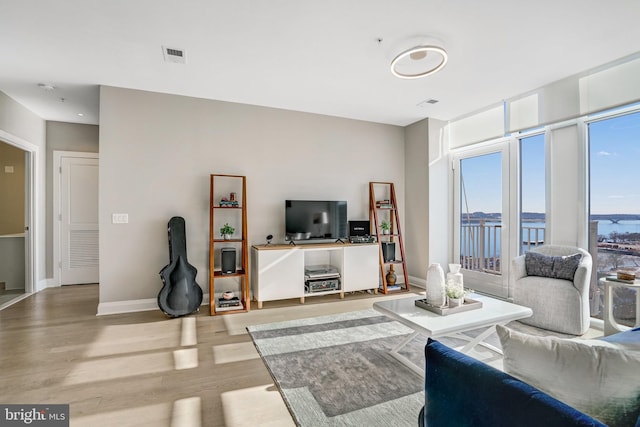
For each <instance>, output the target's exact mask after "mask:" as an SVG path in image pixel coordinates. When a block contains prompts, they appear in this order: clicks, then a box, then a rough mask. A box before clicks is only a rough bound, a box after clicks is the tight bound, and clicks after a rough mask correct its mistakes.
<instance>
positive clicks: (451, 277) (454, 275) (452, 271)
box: [447, 264, 464, 290]
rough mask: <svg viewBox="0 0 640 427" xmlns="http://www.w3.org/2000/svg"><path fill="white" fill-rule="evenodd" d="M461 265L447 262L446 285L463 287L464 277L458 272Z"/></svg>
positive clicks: (461, 288)
mask: <svg viewBox="0 0 640 427" xmlns="http://www.w3.org/2000/svg"><path fill="white" fill-rule="evenodd" d="M461 268H462V266H461V265H460V264H449V272H448V273H447V286H448V287H451V288H457V289H460V290H463V289H464V277H463V276H462V273H460V269H461Z"/></svg>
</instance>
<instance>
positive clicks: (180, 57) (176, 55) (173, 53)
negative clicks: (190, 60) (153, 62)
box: [162, 46, 187, 64]
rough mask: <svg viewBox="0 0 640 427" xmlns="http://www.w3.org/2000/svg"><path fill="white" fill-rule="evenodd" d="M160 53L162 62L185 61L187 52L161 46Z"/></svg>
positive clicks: (182, 62) (180, 62) (178, 62)
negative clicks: (162, 57)
mask: <svg viewBox="0 0 640 427" xmlns="http://www.w3.org/2000/svg"><path fill="white" fill-rule="evenodd" d="M162 54H163V55H164V62H175V63H177V64H186V63H187V52H185V50H184V49H176V48H174V47H166V46H162Z"/></svg>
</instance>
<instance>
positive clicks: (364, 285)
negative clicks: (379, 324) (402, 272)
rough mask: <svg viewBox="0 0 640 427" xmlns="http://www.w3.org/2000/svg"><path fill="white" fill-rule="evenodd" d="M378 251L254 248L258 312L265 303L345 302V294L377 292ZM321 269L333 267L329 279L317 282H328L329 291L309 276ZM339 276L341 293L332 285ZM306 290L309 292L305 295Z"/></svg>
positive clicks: (337, 246) (345, 246)
mask: <svg viewBox="0 0 640 427" xmlns="http://www.w3.org/2000/svg"><path fill="white" fill-rule="evenodd" d="M378 251H379V249H378V244H377V243H365V244H351V243H319V244H304V245H303V244H298V245H295V246H294V245H254V246H252V248H251V252H252V254H251V255H252V256H251V289H252V291H253V296H254V299H255V300H256V301H258V308H262V303H263V302H264V301H273V300H280V299H289V298H300V302H301V303H304V299H305V297H308V296H317V295H327V294H339V295H340V298H344V294H345V292H354V291H362V290H368V289H371V290H373V291H374V292H376V291H377V290H378V285H379V275H380V273H379V271H380V265H379V252H378ZM320 266H322V267H327V266H330V267H332V268H331V270H332V271H331V274H328V275H327V277H322V275H320V276H319V277H318V278H317V280H320V279H327V282H328V284H326V287H327V288H330V289H328V290H323V289H322V288H323V286H325V284H324V283H319V282H318V281H314V277H313V276H314V275H313V274H311V277H310V276H309V273H310V272H317V269H318V268H319V267H320ZM305 270H306V274H305ZM335 273H337V274H338V275H339V285H338V287H337V289H335V284H334V283H332V282H331V279H334V278H335V277H336V276H335ZM330 276H331V277H330ZM309 280H311V282H309ZM305 282H307V283H305ZM309 284H311V286H309ZM305 285H307V286H306V287H305ZM314 285H315V286H314ZM305 288H306V289H307V290H308V292H305Z"/></svg>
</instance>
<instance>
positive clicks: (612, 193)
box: [588, 112, 640, 325]
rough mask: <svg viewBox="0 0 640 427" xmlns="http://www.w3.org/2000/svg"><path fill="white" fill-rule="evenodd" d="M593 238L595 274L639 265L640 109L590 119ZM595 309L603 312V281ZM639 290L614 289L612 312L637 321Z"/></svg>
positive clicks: (627, 320) (597, 313)
mask: <svg viewBox="0 0 640 427" xmlns="http://www.w3.org/2000/svg"><path fill="white" fill-rule="evenodd" d="M588 143H589V183H590V185H589V188H590V194H589V220H590V233H589V240H590V244H591V246H592V247H593V246H594V245H595V246H597V257H596V259H595V260H594V263H593V270H594V274H595V275H596V279H600V278H602V277H605V276H607V275H612V274H615V273H616V271H617V270H618V269H622V268H630V269H640V188H639V187H638V173H637V170H638V167H639V166H640V113H638V112H636V113H631V114H625V115H618V116H614V117H609V118H604V119H601V120H598V121H593V122H591V123H589V124H588ZM597 283H598V286H599V287H598V288H596V289H594V292H595V293H596V297H597V298H596V302H595V303H594V304H592V307H591V315H592V316H596V317H601V315H602V306H603V304H602V295H604V290H603V289H602V288H601V287H600V283H599V282H597ZM635 304H636V291H634V290H630V289H628V288H619V289H616V290H615V291H614V295H613V315H614V318H615V319H616V321H617V322H618V323H619V324H626V325H633V324H634V323H635V320H636V319H635V316H636V315H635V312H636V310H635V309H636V306H635Z"/></svg>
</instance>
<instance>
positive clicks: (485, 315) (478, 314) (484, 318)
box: [373, 294, 533, 374]
mask: <svg viewBox="0 0 640 427" xmlns="http://www.w3.org/2000/svg"><path fill="white" fill-rule="evenodd" d="M422 298H424V296H419V297H411V298H402V299H396V300H388V301H380V302H376V303H374V304H373V308H374V309H375V310H376V311H379V312H380V313H383V314H384V315H386V316H389V317H390V318H392V319H394V320H397V321H398V322H400V323H402V324H404V325H406V326H408V327H410V328H411V329H413V331H414V332H413V333H412V334H410V335H409V336H408V337H407V338H406V339H405V340H404V341H402V342H401V343H400V344H398V345H397V346H396V347H395V348H393V349H392V350H391V355H392V356H393V357H395V358H396V359H398V360H399V361H400V362H401V363H403V364H404V365H406V366H407V367H409V368H411V369H412V370H414V371H415V372H418V373H420V374H422V373H424V367H420V366H417V365H415V364H414V363H412V362H411V361H410V360H409V359H407V358H406V357H404V356H403V355H401V354H400V353H399V351H400V350H401V349H402V348H403V347H404V346H406V345H407V344H408V343H409V342H411V340H413V339H414V338H415V337H416V336H418V335H422V336H425V337H431V338H438V337H455V338H459V339H462V340H465V341H468V343H467V344H466V345H465V346H464V347H462V349H460V351H461V352H462V353H468V352H469V351H471V350H472V349H473V348H474V347H475V346H477V345H482V346H483V347H486V348H489V349H490V350H492V351H495V352H497V353H499V354H502V351H501V350H500V349H499V348H497V347H495V346H493V345H491V344H489V343H486V342H484V340H485V338H487V337H488V336H489V335H491V334H492V333H494V332H495V330H496V325H504V324H506V323H509V322H511V321H513V320H518V319H524V318H526V317H530V316H531V315H532V314H533V312H532V311H531V309H530V308H528V307H523V306H521V305H517V304H512V303H509V302H506V301H501V300H498V299H495V298H490V297H487V296H484V295H478V294H469V295H468V298H472V299H474V300H477V301H482V308H479V309H476V310H469V311H464V312H461V313H454V314H449V315H447V316H441V315H439V314H436V313H432V312H430V311H428V310H425V309H423V308H420V307H417V306H416V305H415V301H416V300H418V299H422ZM478 328H487V329H486V330H485V331H483V332H482V333H480V334H479V335H478V336H476V337H470V336H468V335H464V334H462V332H466V331H471V330H473V329H478Z"/></svg>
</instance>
